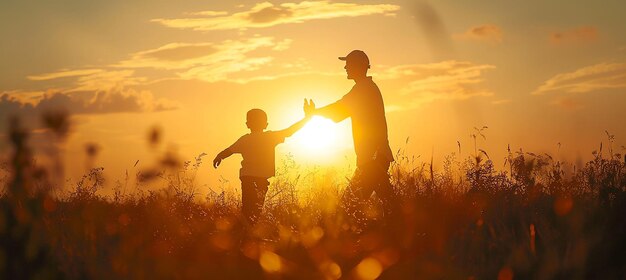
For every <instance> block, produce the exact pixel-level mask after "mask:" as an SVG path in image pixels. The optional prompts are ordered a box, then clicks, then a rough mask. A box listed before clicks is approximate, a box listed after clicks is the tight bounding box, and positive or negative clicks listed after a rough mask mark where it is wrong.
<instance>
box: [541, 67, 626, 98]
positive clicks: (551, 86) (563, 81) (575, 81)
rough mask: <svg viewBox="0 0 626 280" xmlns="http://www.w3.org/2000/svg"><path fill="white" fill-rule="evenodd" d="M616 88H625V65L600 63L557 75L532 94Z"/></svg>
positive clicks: (582, 91)
mask: <svg viewBox="0 0 626 280" xmlns="http://www.w3.org/2000/svg"><path fill="white" fill-rule="evenodd" d="M617 88H626V63H601V64H596V65H591V66H587V67H583V68H580V69H578V70H576V71H574V72H569V73H563V74H558V75H556V76H554V77H552V78H551V79H549V80H547V81H546V82H544V83H543V84H542V85H541V86H539V88H538V89H537V90H535V91H534V92H533V93H532V94H534V95H539V94H545V93H551V92H561V93H585V92H590V91H596V90H603V89H617Z"/></svg>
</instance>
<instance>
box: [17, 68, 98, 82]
mask: <svg viewBox="0 0 626 280" xmlns="http://www.w3.org/2000/svg"><path fill="white" fill-rule="evenodd" d="M102 71H103V70H102V69H77V70H76V69H74V70H72V69H61V70H59V71H56V72H52V73H45V74H40V75H31V76H28V77H27V78H28V79H29V80H32V81H45V80H53V79H59V78H67V77H77V76H86V75H93V74H98V73H101V72H102Z"/></svg>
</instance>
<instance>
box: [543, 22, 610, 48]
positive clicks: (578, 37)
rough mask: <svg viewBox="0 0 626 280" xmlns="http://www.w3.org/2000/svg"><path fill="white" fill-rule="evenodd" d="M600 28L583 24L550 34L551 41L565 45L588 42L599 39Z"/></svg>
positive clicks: (554, 43)
mask: <svg viewBox="0 0 626 280" xmlns="http://www.w3.org/2000/svg"><path fill="white" fill-rule="evenodd" d="M598 37H599V34H598V29H597V28H596V27H594V26H581V27H578V28H574V29H570V30H565V31H556V32H552V33H551V34H550V43H552V44H553V45H563V44H572V43H588V42H595V41H597V40H598Z"/></svg>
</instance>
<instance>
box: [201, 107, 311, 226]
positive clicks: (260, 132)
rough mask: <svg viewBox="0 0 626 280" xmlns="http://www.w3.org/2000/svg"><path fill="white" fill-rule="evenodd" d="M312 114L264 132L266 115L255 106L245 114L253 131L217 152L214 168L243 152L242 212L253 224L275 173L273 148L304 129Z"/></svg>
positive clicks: (240, 174)
mask: <svg viewBox="0 0 626 280" xmlns="http://www.w3.org/2000/svg"><path fill="white" fill-rule="evenodd" d="M309 118H310V117H305V118H303V119H302V120H300V121H298V122H296V123H295V124H293V125H291V126H290V127H288V128H286V129H283V130H278V131H265V129H266V128H267V114H266V113H265V112H264V111H263V110H261V109H252V110H250V111H248V113H247V114H246V126H248V128H249V129H250V133H248V134H246V135H244V136H241V138H239V140H237V141H236V142H235V143H234V144H232V145H231V146H230V147H228V148H226V149H224V150H223V151H222V152H220V153H219V154H217V156H216V157H215V159H214V160H213V167H215V168H217V167H218V166H219V165H220V163H221V162H222V160H223V159H225V158H227V157H229V156H231V155H232V154H235V153H238V154H241V156H242V157H243V160H242V161H241V169H240V170H239V179H240V180H241V199H242V209H241V210H242V213H243V216H244V217H245V218H246V220H247V221H248V222H249V223H250V224H254V223H255V222H256V220H257V219H258V218H259V216H260V215H261V210H262V209H263V203H264V202H265V193H266V192H267V187H268V186H269V181H268V179H269V178H271V177H273V176H274V175H275V167H274V160H275V155H274V148H275V147H276V145H278V144H280V143H283V142H284V141H285V138H286V137H289V136H291V135H293V134H294V133H295V132H296V131H298V130H299V129H301V128H302V127H303V126H304V125H305V124H306V122H307V121H308V120H309Z"/></svg>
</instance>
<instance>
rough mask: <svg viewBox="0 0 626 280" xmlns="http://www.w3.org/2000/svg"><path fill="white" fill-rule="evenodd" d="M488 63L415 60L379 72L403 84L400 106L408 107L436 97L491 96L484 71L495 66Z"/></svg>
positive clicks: (447, 98) (430, 100) (384, 78)
mask: <svg viewBox="0 0 626 280" xmlns="http://www.w3.org/2000/svg"><path fill="white" fill-rule="evenodd" d="M494 68H495V66H492V65H487V64H474V63H471V62H462V61H453V60H450V61H443V62H439V63H430V64H412V65H400V66H394V67H389V68H387V69H384V71H383V72H382V73H381V74H380V75H379V76H378V77H379V78H380V79H382V80H393V82H394V83H395V84H404V86H402V87H401V89H400V91H399V94H400V96H399V97H398V99H401V102H402V103H401V104H402V105H396V107H398V108H405V109H409V108H412V107H415V106H418V105H420V104H423V103H428V102H432V101H435V100H466V99H469V98H472V97H478V96H492V95H493V93H492V92H490V91H489V90H487V89H485V88H484V85H483V82H484V79H483V78H482V73H483V71H486V70H490V69H494Z"/></svg>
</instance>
